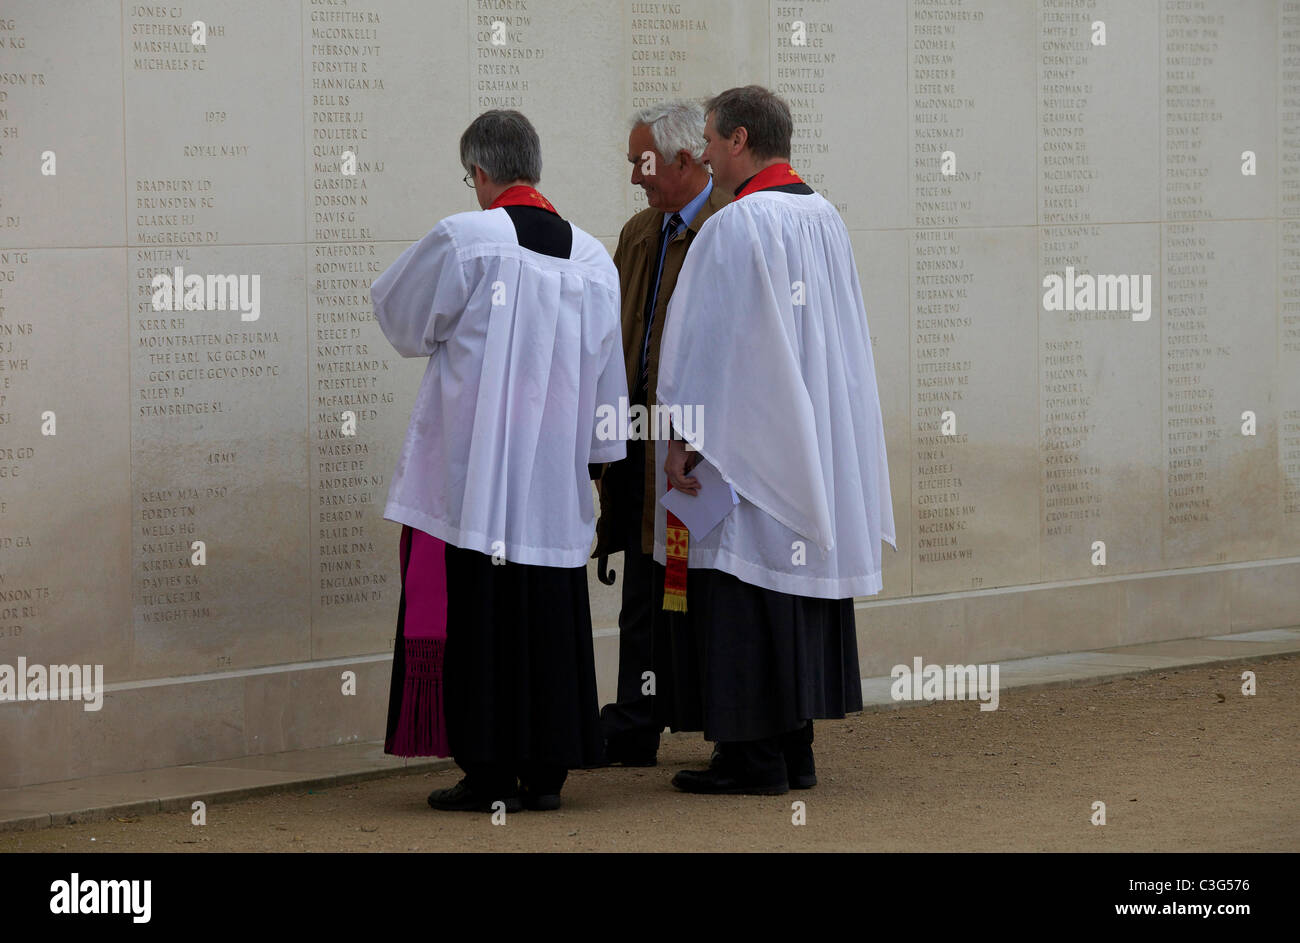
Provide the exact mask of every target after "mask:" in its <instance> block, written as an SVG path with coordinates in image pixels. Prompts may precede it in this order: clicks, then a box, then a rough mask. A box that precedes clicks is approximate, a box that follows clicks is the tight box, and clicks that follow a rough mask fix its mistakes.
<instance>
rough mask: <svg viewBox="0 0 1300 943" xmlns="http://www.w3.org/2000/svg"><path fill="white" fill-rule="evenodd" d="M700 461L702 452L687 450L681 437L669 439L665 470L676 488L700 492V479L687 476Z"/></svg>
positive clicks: (693, 493) (690, 492)
mask: <svg viewBox="0 0 1300 943" xmlns="http://www.w3.org/2000/svg"><path fill="white" fill-rule="evenodd" d="M699 461H700V453H698V452H687V451H686V443H685V442H683V441H681V440H680V439H670V440H668V460H667V461H666V462H664V471H665V472H667V473H668V481H669V482H670V483H671V484H672V486H673V488H674V489H675V490H677V491H681V492H683V493H684V494H689V495H696V494H699V493H700V482H699V479H697V478H688V477H687V473H688V472H689V471H690V470H691V469H692V468H694V467H695V466H696V465H697V464H698V463H699Z"/></svg>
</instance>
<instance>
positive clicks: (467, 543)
mask: <svg viewBox="0 0 1300 943" xmlns="http://www.w3.org/2000/svg"><path fill="white" fill-rule="evenodd" d="M384 520H386V521H393V522H395V523H398V524H407V525H409V526H411V527H415V528H417V529H419V530H422V531H424V532H425V533H426V534H431V535H432V536H434V537H437V538H438V539H439V540H443V541H446V542H447V543H449V544H451V545H452V546H453V547H459V548H461V549H462V550H477V551H478V552H479V553H483V554H487V555H488V556H493V555H495V554H496V553H498V552H499V551H498V550H497V548H494V547H493V544H496V543H497V542H500V543H502V544H503V545H504V548H505V549H504V551H500V552H502V553H503V554H504V557H505V560H506V562H507V563H523V564H526V565H528V566H556V567H566V568H570V569H573V568H577V567H585V566H586V565H587V556H588V554H590V552H591V540H592V538H593V537H595V535H596V527H595V525H594V524H593V525H592V527H591V529H590V533H588V534H587V537H586V539H585V541H584V542H583V544H582V546H581V547H576V548H575V547H528V546H522V545H520V544H514V543H506V542H505V541H503V540H501V538H500V537H489V536H488V535H487V534H481V533H478V532H477V531H472V530H465V529H463V528H460V527H457V526H456V525H455V524H451V523H449V522H447V521H444V520H441V519H439V518H436V517H432V516H430V515H428V514H426V513H424V512H423V511H417V510H416V509H415V508H408V507H404V506H403V505H401V504H397V503H395V502H393V501H389V502H388V504H387V505H385V507H384Z"/></svg>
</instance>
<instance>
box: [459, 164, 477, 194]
mask: <svg viewBox="0 0 1300 943" xmlns="http://www.w3.org/2000/svg"><path fill="white" fill-rule="evenodd" d="M460 182H461V183H463V184H465V186H467V187H469V188H470V189H471V190H476V189H478V188H477V187H475V186H474V168H473V167H471V168H470V169H469V170H467V171H465V176H463V177H461V178H460Z"/></svg>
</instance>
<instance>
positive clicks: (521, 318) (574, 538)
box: [370, 208, 627, 567]
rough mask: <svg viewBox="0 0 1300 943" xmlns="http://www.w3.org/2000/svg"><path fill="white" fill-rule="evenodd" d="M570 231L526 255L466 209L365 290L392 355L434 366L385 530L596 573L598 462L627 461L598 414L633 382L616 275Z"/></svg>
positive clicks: (511, 234) (503, 221)
mask: <svg viewBox="0 0 1300 943" xmlns="http://www.w3.org/2000/svg"><path fill="white" fill-rule="evenodd" d="M570 225H572V224H570ZM572 229H573V248H572V251H571V253H570V258H568V259H560V258H555V257H552V256H548V255H542V254H540V253H537V252H533V251H531V250H529V249H526V248H523V247H521V246H520V245H519V241H518V238H517V237H516V235H515V227H514V224H513V223H512V222H511V220H510V216H509V215H508V214H507V213H506V211H505V210H504V209H500V208H498V209H493V210H486V211H482V212H470V213H458V214H456V215H454V216H449V217H447V218H446V219H444V220H442V221H441V222H440V223H439V224H438V225H437V226H435V227H434V228H433V230H432V231H430V232H429V233H428V235H426V236H425V237H424V238H423V239H421V240H420V241H419V242H417V243H415V244H414V245H412V246H411V247H410V248H408V249H407V250H406V251H405V252H403V253H402V255H401V256H400V257H399V258H398V259H397V261H396V262H394V263H393V264H392V265H391V266H390V267H389V268H388V270H387V271H385V272H384V273H383V274H382V275H381V276H380V277H379V278H378V279H377V280H376V281H375V283H374V285H373V286H371V289H370V296H371V300H372V301H373V302H374V308H375V317H376V319H377V320H378V321H379V324H380V326H381V327H382V328H383V331H384V335H385V336H386V337H387V338H388V340H389V341H390V342H391V343H392V345H393V347H394V348H396V350H397V351H398V353H400V354H401V355H402V356H404V357H428V358H429V364H428V367H427V368H426V370H425V372H424V379H423V381H422V382H421V384H420V390H419V393H418V395H417V398H416V401H415V407H414V408H413V409H412V411H411V422H410V426H409V428H408V430H407V434H406V441H405V443H404V444H403V446H402V451H401V453H400V455H399V457H398V460H397V467H396V469H395V471H394V472H393V479H392V484H391V487H390V489H389V493H388V503H387V505H386V507H385V508H384V517H385V518H387V519H388V520H392V521H397V522H399V523H403V524H409V525H410V526H412V527H416V528H419V529H420V530H423V531H425V532H427V533H430V534H432V535H434V536H435V537H439V538H441V539H443V540H445V541H447V542H448V543H450V544H452V545H454V546H457V547H463V548H467V549H472V550H478V551H480V552H482V553H485V554H497V555H498V556H504V558H505V559H506V560H507V561H510V562H514V563H527V564H536V565H541V566H559V567H578V566H583V565H584V564H585V563H586V560H587V556H588V554H589V553H590V551H591V543H592V537H593V536H594V534H595V526H596V524H595V520H596V518H595V510H594V507H593V503H592V493H591V478H590V475H589V473H588V468H587V466H588V463H600V462H611V461H616V460H618V459H621V458H623V457H624V456H625V454H626V443H625V442H622V441H618V440H611V441H605V440H601V439H598V438H597V435H596V432H597V430H596V410H597V408H598V407H599V406H601V405H602V404H603V405H608V406H609V407H610V408H614V407H615V406H616V405H617V404H618V402H619V397H620V396H623V397H625V396H627V379H626V370H625V368H624V365H623V356H622V350H623V348H622V339H621V338H622V334H621V327H620V322H619V285H618V272H617V270H616V269H615V268H614V263H613V260H611V259H610V257H609V253H608V252H607V251H606V250H605V247H604V246H602V245H601V244H600V243H599V242H597V241H596V240H595V239H594V238H592V237H591V236H590V235H588V234H587V233H585V232H583V231H582V230H581V229H579V228H578V227H577V226H572ZM494 301H496V302H497V303H496V304H494V303H493V302H494Z"/></svg>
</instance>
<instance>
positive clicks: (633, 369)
mask: <svg viewBox="0 0 1300 943" xmlns="http://www.w3.org/2000/svg"><path fill="white" fill-rule="evenodd" d="M704 118H705V116H704V110H703V108H702V107H701V106H700V105H699V104H698V103H696V102H691V101H673V102H665V103H664V104H662V105H657V106H653V107H650V108H643V109H641V110H640V111H638V112H637V113H636V114H634V115H633V116H632V121H631V125H632V127H631V133H630V135H629V136H628V152H627V159H628V163H630V164H631V165H632V183H633V184H635V185H637V186H640V187H641V188H642V189H643V190H644V191H645V194H646V202H647V203H648V204H649V207H648V208H647V209H644V210H642V211H641V212H639V213H637V214H636V215H635V216H633V217H632V218H631V219H630V220H628V221H627V223H626V224H625V225H624V226H623V231H622V232H621V233H620V234H619V238H618V248H617V249H616V250H615V252H614V266H615V267H616V268H617V269H618V274H619V283H620V290H621V292H622V316H623V353H624V357H625V360H626V363H627V388H628V395H629V405H630V408H631V409H635V408H636V406H638V405H640V406H642V407H645V408H647V410H648V407H649V405H650V404H653V403H654V402H655V399H654V389H655V384H656V382H657V379H658V373H659V339H660V337H661V336H662V333H663V327H664V321H665V317H666V314H667V311H668V301H669V299H670V298H671V297H672V293H673V287H674V286H675V285H676V283H677V275H678V273H679V272H680V271H681V268H682V262H683V261H684V260H685V258H686V252H687V250H688V249H689V248H690V245H691V242H692V241H693V240H694V239H695V235H696V233H698V232H699V230H700V226H701V225H702V224H703V223H704V221H705V220H706V219H708V218H709V217H710V216H711V215H712V214H713V213H715V212H716V211H718V210H719V209H721V208H722V207H723V206H725V205H726V204H727V203H728V202H730V199H731V195H730V193H727V192H724V191H723V190H720V189H719V188H717V187H714V186H713V180H712V178H711V177H710V176H709V169H708V167H707V166H705V165H704V164H701V163H700V156H701V155H702V154H703V152H704ZM646 428H647V435H649V434H650V433H651V432H652V431H653V424H652V423H649V422H647V424H646ZM654 455H655V450H654V448H653V443H650V447H648V448H647V442H646V441H645V440H633V441H629V442H628V443H627V458H626V459H624V460H623V461H621V462H615V463H613V464H610V465H607V466H606V467H605V470H604V474H603V475H602V476H601V478H600V523H599V525H598V527H597V536H596V550H595V552H594V553H593V556H604V555H608V554H611V553H618V552H619V551H622V552H623V599H622V610H621V611H620V613H619V617H618V627H619V664H618V700H617V701H616V702H615V703H613V704H608V705H606V706H605V707H604V709H602V710H601V726H602V729H603V731H604V734H605V744H606V755H607V759H608V760H609V762H611V763H622V764H624V765H627V766H653V765H654V764H655V762H656V754H657V752H658V749H659V732H660V731H661V730H662V729H663V728H664V727H665V726H671V727H672V728H673V729H675V730H699V729H701V727H700V723H701V722H700V719H699V710H700V708H699V703H700V695H699V692H698V691H697V690H696V689H695V687H696V686H695V685H694V684H691V683H690V679H679V683H674V679H672V678H671V677H666V676H665V675H666V674H667V667H666V666H667V665H668V664H669V660H668V659H667V658H665V657H663V656H664V655H665V654H666V653H664V652H662V651H661V652H659V653H658V656H656V653H655V647H656V644H658V646H659V647H660V648H663V647H664V646H666V645H668V644H671V637H672V634H673V633H671V632H670V631H669V626H668V621H669V620H670V619H672V618H676V616H673V615H671V614H669V613H665V612H663V611H662V607H663V587H664V568H663V567H662V566H659V565H658V564H656V563H655V562H654V560H653V557H652V552H653V550H654V508H655V502H656V501H657V499H658V495H656V494H655V490H654V489H655V469H654V465H653V462H654Z"/></svg>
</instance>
